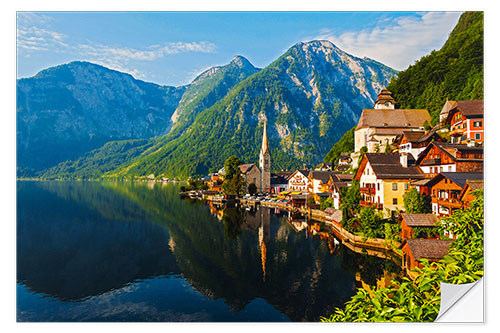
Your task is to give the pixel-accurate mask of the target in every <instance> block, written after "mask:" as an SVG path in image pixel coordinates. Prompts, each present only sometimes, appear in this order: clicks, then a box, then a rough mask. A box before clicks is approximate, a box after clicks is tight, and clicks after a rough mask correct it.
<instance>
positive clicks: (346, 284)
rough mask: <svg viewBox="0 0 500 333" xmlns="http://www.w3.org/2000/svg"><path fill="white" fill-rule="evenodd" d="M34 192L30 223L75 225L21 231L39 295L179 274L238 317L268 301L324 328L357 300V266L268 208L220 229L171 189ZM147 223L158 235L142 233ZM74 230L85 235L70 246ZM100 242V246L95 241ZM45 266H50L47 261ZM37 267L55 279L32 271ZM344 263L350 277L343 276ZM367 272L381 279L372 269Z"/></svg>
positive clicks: (235, 215) (71, 295) (112, 185)
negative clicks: (325, 320)
mask: <svg viewBox="0 0 500 333" xmlns="http://www.w3.org/2000/svg"><path fill="white" fill-rule="evenodd" d="M33 186H34V188H27V189H26V190H25V191H23V193H24V194H23V195H24V196H25V197H30V196H32V197H31V199H30V200H31V201H30V202H31V203H30V205H31V206H32V207H33V205H34V206H35V208H36V209H32V211H30V212H28V210H27V209H26V210H24V209H23V208H22V207H21V208H20V212H21V215H22V214H24V213H25V214H28V213H29V214H35V211H37V210H38V206H40V207H41V206H43V205H46V207H45V209H42V208H43V207H41V208H40V210H39V216H31V217H29V218H28V219H26V220H33V221H36V220H37V219H40V218H41V217H42V216H48V218H47V221H48V220H49V219H54V216H55V215H58V214H59V215H61V219H60V220H65V221H71V223H69V222H67V223H60V224H57V223H53V227H49V229H47V230H46V233H45V234H44V233H43V232H42V231H41V230H38V229H41V227H38V229H37V226H36V225H34V224H35V223H34V222H33V223H25V222H23V223H20V224H19V226H21V228H20V230H19V231H18V239H24V240H25V241H23V242H21V243H20V244H18V246H21V251H19V254H20V256H18V261H20V262H21V266H22V267H21V266H20V269H19V270H18V276H19V278H20V279H23V280H25V281H26V282H25V283H26V284H28V285H30V288H32V289H33V290H35V291H37V292H45V293H48V294H51V295H55V296H56V297H59V296H60V297H61V298H65V297H66V298H67V299H77V298H81V297H86V296H88V295H95V294H99V293H102V292H104V291H106V290H110V289H113V288H119V287H121V286H123V285H124V284H126V283H128V282H130V281H133V280H135V279H138V278H141V279H142V278H147V277H150V276H155V275H160V274H167V273H169V272H182V274H183V276H184V277H185V278H186V279H187V280H188V281H189V282H190V283H191V284H192V285H193V287H195V288H196V289H197V290H199V291H200V292H201V293H202V294H204V295H207V296H209V297H213V298H222V299H224V301H225V302H226V303H227V304H228V305H230V307H231V308H232V310H233V311H239V310H242V309H243V308H244V307H245V306H246V305H247V304H248V303H249V302H251V301H252V300H253V299H255V298H263V299H265V300H266V301H267V302H268V303H270V304H271V305H273V306H274V307H275V308H277V309H278V310H280V311H281V312H283V313H285V314H286V315H287V316H288V317H289V318H290V319H292V320H295V321H301V320H309V321H312V320H318V318H319V316H322V315H325V314H327V313H331V311H332V310H333V309H334V308H335V307H340V306H342V305H343V304H344V303H345V301H347V300H348V299H350V297H351V296H352V295H353V294H354V288H355V278H354V274H355V273H356V272H357V269H358V267H359V266H358V267H355V264H354V263H352V262H351V261H353V260H349V259H348V258H344V259H343V260H341V257H339V256H333V255H331V254H330V251H331V249H330V248H329V246H328V242H326V241H323V240H320V239H319V237H317V236H315V237H312V239H306V233H305V232H295V231H293V229H292V228H291V226H290V225H289V224H288V222H287V221H286V217H283V218H281V217H279V216H277V215H274V214H271V213H270V210H269V209H267V208H261V209H258V210H256V211H243V210H241V209H239V208H232V209H229V210H228V209H226V210H225V211H224V213H223V215H222V216H223V219H222V223H221V221H219V220H218V219H217V218H216V217H214V216H212V215H211V214H210V211H209V210H208V209H207V207H206V206H204V205H203V204H202V203H201V202H200V201H198V200H195V201H192V202H189V201H182V200H180V199H179V195H178V189H177V187H176V186H173V185H167V186H162V185H161V184H154V185H153V186H151V184H149V185H148V186H149V187H148V186H146V185H145V184H143V183H133V182H132V183H130V182H129V183H121V182H88V183H87V182H83V183H82V182H80V183H68V182H64V183H55V182H54V183H41V184H36V186H35V185H33ZM40 187H42V188H43V190H42V189H40ZM36 188H38V190H37V189H36ZM47 190H48V191H49V192H47ZM37 191H38V192H37ZM48 193H54V194H57V196H55V195H51V196H47V195H48ZM35 197H37V198H38V199H37V198H35ZM44 197H45V198H46V199H42V198H44ZM23 198H24V197H23ZM23 200H27V199H26V198H24V199H23ZM21 202H22V201H21ZM37 205H38V206H37ZM64 209H66V211H64ZM18 213H19V211H18ZM69 216H72V218H71V219H69V220H68V217H69ZM20 219H21V217H20ZM55 220H57V219H55ZM89 221H92V223H90V222H89ZM144 221H152V222H154V223H155V224H157V225H158V226H155V225H151V224H148V223H139V222H144ZM47 223H48V222H47ZM124 223H125V224H124ZM72 225H73V227H74V226H76V225H79V226H80V227H79V228H76V227H74V228H75V230H70V231H69V237H68V236H65V235H66V234H68V230H67V228H68V227H71V226H72ZM146 226H147V227H146ZM161 226H165V227H166V229H165V228H162V227H161ZM23 228H24V229H23ZM148 228H149V229H148ZM167 230H168V232H167ZM40 235H46V236H44V237H54V238H55V239H56V240H57V242H56V243H54V245H51V246H48V247H46V248H47V251H45V252H44V251H40V253H39V256H38V257H37V256H35V257H33V258H31V259H27V260H25V259H24V258H26V257H29V256H30V255H31V252H35V251H36V248H37V247H42V246H41V243H42V242H43V241H42V240H40V239H39V240H38V242H39V243H38V244H36V242H33V240H34V239H37V237H38V236H40ZM54 235H57V236H54ZM95 235H100V237H97V239H93V237H95ZM169 236H170V239H169ZM308 237H309V238H311V235H309V236H308ZM38 238H39V237H38ZM42 239H43V237H42ZM30 242H31V243H33V244H30ZM49 244H51V243H50V242H49ZM169 244H170V245H169ZM42 248H43V247H42ZM88 248H93V249H91V250H90V251H89V253H87V254H86V255H83V254H82V253H79V254H78V255H75V253H78V252H79V251H80V252H85V250H84V249H88ZM171 249H172V250H171ZM48 252H51V253H50V254H49V253H48ZM172 252H173V254H174V255H175V256H172V255H171V253H172ZM342 255H344V254H342ZM351 256H352V255H351ZM43 257H52V258H54V260H52V262H49V261H48V260H47V259H45V261H44V259H43ZM75 258H76V259H75ZM356 258H357V257H356V256H354V259H356ZM37 260H38V261H40V265H42V264H43V265H45V267H50V269H49V270H44V269H43V266H40V265H39V266H37V265H36V263H33V262H32V261H37ZM357 260H358V261H359V260H360V259H357ZM72 261H73V262H72ZM346 261H348V263H347V264H352V265H351V266H352V269H350V270H349V269H347V270H346V269H345V267H344V266H345V265H346ZM69 262H71V263H72V264H71V265H68V263H69ZM361 264H363V265H364V266H363V267H367V268H366V269H368V267H370V266H369V265H367V264H366V263H364V262H363V263H361ZM30 265H34V266H33V268H32V269H31V270H30ZM50 265H55V266H56V267H52V266H50ZM57 265H59V266H61V267H57ZM63 265H64V266H65V267H64V269H63V268H62V266H63ZM341 265H343V267H341ZM349 267H350V266H349ZM51 270H53V271H55V272H56V275H55V277H56V278H55V279H54V281H53V283H52V282H51V281H50V278H49V275H50V274H49V273H47V276H41V275H43V274H45V273H44V271H48V272H49V271H51ZM58 270H59V271H60V273H57V271H58ZM371 270H372V271H373V272H375V273H377V274H378V271H376V267H375V264H374V267H373V268H372V269H371ZM372 271H369V270H367V272H366V273H363V274H364V275H366V274H368V275H369V274H372V273H373V272H372ZM82 272H83V274H82V277H81V278H79V276H78V274H81V273H82ZM28 273H29V274H28ZM58 274H59V275H60V278H57V276H58ZM63 276H65V278H63Z"/></svg>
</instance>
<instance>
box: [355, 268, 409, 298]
mask: <svg viewBox="0 0 500 333" xmlns="http://www.w3.org/2000/svg"><path fill="white" fill-rule="evenodd" d="M360 269H361V267H360ZM400 276H401V274H397V273H393V272H389V271H387V270H384V273H383V275H382V276H381V277H380V278H378V279H377V283H376V286H372V285H370V284H368V283H366V282H365V281H364V280H363V278H362V277H361V272H356V288H363V289H364V290H366V291H367V292H368V293H370V294H371V293H372V291H373V289H375V290H376V289H380V288H388V287H390V286H392V285H393V283H392V281H393V280H394V279H397V278H398V277H400Z"/></svg>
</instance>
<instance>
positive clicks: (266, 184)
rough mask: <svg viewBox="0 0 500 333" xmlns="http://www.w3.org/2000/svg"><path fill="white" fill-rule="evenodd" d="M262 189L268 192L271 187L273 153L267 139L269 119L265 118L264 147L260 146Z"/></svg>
mask: <svg viewBox="0 0 500 333" xmlns="http://www.w3.org/2000/svg"><path fill="white" fill-rule="evenodd" d="M259 167H260V172H261V174H260V176H261V178H260V186H261V188H260V191H261V192H263V193H267V192H269V191H270V189H271V154H270V153H269V141H268V139H267V121H266V120H264V131H263V133H262V147H261V148H260V158H259Z"/></svg>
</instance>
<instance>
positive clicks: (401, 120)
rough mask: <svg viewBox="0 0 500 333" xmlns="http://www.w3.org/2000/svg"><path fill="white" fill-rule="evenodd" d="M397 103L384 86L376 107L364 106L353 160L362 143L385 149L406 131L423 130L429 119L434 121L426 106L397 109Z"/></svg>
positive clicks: (370, 150) (370, 148) (375, 148)
mask: <svg viewBox="0 0 500 333" xmlns="http://www.w3.org/2000/svg"><path fill="white" fill-rule="evenodd" d="M395 104H396V101H394V99H393V98H392V97H391V93H390V92H389V91H388V90H387V89H382V91H381V92H380V94H379V95H378V99H377V101H376V102H375V105H374V108H373V109H363V111H362V113H361V117H360V118H359V122H358V125H357V126H356V129H355V130H354V154H353V155H351V156H352V157H353V163H354V164H356V163H357V156H356V153H359V151H360V149H361V147H363V146H366V147H367V148H368V152H370V153H371V152H376V151H377V150H378V151H383V150H384V147H385V145H387V144H391V143H392V142H393V140H394V139H395V138H396V137H397V136H398V135H401V134H403V131H411V130H421V129H423V126H424V124H425V123H426V122H427V123H430V122H431V116H430V114H429V112H428V111H427V110H421V109H420V110H408V109H394V105H395ZM377 147H378V148H377ZM358 156H359V155H358Z"/></svg>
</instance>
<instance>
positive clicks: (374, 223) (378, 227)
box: [359, 207, 385, 238]
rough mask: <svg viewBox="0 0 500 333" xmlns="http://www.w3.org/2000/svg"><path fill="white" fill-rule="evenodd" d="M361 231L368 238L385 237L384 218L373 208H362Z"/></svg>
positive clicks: (360, 213)
mask: <svg viewBox="0 0 500 333" xmlns="http://www.w3.org/2000/svg"><path fill="white" fill-rule="evenodd" d="M359 222H360V229H361V231H362V232H363V234H364V235H365V236H366V237H373V238H377V237H384V235H385V226H384V218H383V217H382V216H381V214H380V213H378V212H376V211H375V209H373V208H372V207H362V208H361V210H360V212H359Z"/></svg>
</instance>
